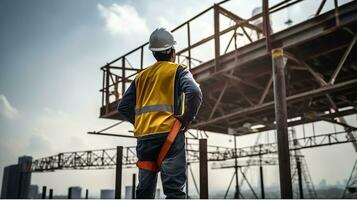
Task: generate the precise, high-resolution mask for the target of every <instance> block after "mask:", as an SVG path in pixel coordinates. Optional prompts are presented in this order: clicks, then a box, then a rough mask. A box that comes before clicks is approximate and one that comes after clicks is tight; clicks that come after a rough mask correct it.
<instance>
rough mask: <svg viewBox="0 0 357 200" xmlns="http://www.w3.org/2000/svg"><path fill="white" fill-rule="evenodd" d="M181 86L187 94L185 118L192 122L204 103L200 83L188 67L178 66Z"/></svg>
mask: <svg viewBox="0 0 357 200" xmlns="http://www.w3.org/2000/svg"><path fill="white" fill-rule="evenodd" d="M178 70H179V71H178V76H179V77H178V78H179V87H180V89H181V90H182V92H183V93H184V94H185V112H184V114H183V118H184V120H185V121H188V122H191V121H192V120H194V119H195V117H196V115H197V112H198V110H199V108H200V106H201V103H202V92H201V89H200V87H199V85H198V83H197V82H196V81H195V79H194V78H193V76H192V74H191V72H190V71H189V70H188V69H187V68H183V67H179V68H178Z"/></svg>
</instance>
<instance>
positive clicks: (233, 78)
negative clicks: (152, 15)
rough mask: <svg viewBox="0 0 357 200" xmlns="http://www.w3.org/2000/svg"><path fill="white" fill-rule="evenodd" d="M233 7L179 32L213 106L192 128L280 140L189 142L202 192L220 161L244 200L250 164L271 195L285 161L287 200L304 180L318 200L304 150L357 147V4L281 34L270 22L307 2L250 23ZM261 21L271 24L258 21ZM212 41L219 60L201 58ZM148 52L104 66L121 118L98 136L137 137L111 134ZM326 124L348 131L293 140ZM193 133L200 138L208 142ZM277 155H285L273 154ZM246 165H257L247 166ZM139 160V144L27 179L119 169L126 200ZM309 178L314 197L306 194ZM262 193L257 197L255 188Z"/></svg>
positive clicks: (52, 163)
mask: <svg viewBox="0 0 357 200" xmlns="http://www.w3.org/2000/svg"><path fill="white" fill-rule="evenodd" d="M229 2H230V1H229V0H224V1H222V2H220V3H217V4H214V5H213V6H211V7H209V8H207V9H206V10H204V11H202V12H201V13H199V14H197V15H195V16H194V17H192V18H191V19H189V20H187V21H186V22H184V23H182V24H181V25H179V26H178V27H176V28H174V29H173V30H172V32H173V33H175V32H177V31H182V30H184V31H187V32H186V33H187V34H186V41H187V46H186V47H184V48H182V49H178V51H177V57H178V58H177V59H178V60H177V61H178V62H179V63H181V64H186V65H187V66H188V67H189V69H190V70H191V72H192V74H193V75H194V77H195V79H196V80H197V81H198V82H199V84H200V87H201V89H202V91H203V93H204V99H203V105H202V107H201V110H200V112H199V115H198V116H197V118H196V120H195V121H194V122H193V124H192V128H194V129H196V130H198V131H199V132H200V133H202V132H203V133H204V134H207V133H206V131H211V132H216V133H221V134H229V135H233V136H234V141H235V142H236V139H237V137H239V136H242V135H247V134H253V133H258V132H263V131H269V130H277V141H276V142H273V143H260V144H258V143H256V144H255V145H253V146H248V147H240V148H238V147H237V146H236V143H235V148H227V147H219V146H210V145H207V140H206V139H199V144H197V143H189V142H186V144H187V159H188V160H187V161H188V163H189V166H190V165H191V163H199V164H200V185H199V188H198V186H197V183H196V181H195V180H194V185H195V188H196V190H197V192H199V194H200V197H201V198H208V185H207V182H208V175H207V173H208V172H207V171H208V168H207V162H219V163H220V164H215V165H213V168H234V169H235V171H234V174H233V177H232V179H231V181H230V184H229V188H230V185H231V184H232V182H233V180H234V178H235V180H236V188H235V196H234V197H236V198H239V197H243V196H242V193H241V192H240V190H239V188H240V186H241V185H242V182H241V183H238V174H239V172H241V173H240V174H241V175H242V176H243V178H242V179H241V181H243V180H246V182H247V184H248V185H249V181H248V179H247V178H246V177H245V172H246V169H247V167H249V166H259V167H260V172H261V193H262V196H261V197H262V198H264V181H263V178H262V177H263V175H262V174H263V165H277V164H279V170H280V182H281V197H282V198H292V197H293V192H296V191H297V189H294V191H293V186H294V185H295V184H294V183H295V182H296V180H299V181H298V183H297V184H298V190H299V192H298V193H296V194H298V195H299V197H300V198H304V194H309V197H310V198H313V197H316V194H314V190H313V189H311V188H313V185H312V186H311V180H309V179H311V178H309V175H308V174H306V173H303V171H305V172H306V171H307V170H306V169H304V168H307V167H306V166H307V165H306V163H305V164H304V162H305V161H304V159H303V158H304V156H303V155H302V154H301V152H300V150H301V149H306V148H314V147H321V146H327V145H335V144H343V143H352V144H353V145H354V147H355V149H356V150H357V142H356V140H357V139H356V133H355V131H356V129H357V128H356V127H354V126H352V125H349V124H347V122H346V121H345V119H344V118H343V116H347V115H351V114H356V112H357V109H356V105H357V103H356V99H357V98H356V93H357V90H356V88H357V51H356V50H355V44H356V41H357V34H356V33H357V1H351V2H349V3H346V4H344V5H338V1H337V0H333V3H334V7H333V9H332V10H330V11H327V12H325V13H322V10H323V8H324V7H325V6H326V2H327V0H321V1H319V3H318V7H317V9H316V12H315V15H314V17H312V18H310V19H307V20H305V21H303V22H301V23H299V24H296V25H294V26H290V27H288V28H286V29H284V30H281V31H279V32H273V30H274V27H272V26H271V24H270V21H271V20H270V17H271V16H272V15H274V14H276V13H278V12H281V11H282V10H284V9H288V8H289V7H291V6H294V5H297V4H299V3H302V2H304V0H282V1H280V2H279V3H277V4H276V5H273V6H269V1H268V0H262V13H259V14H257V15H255V16H252V17H251V18H249V19H244V18H242V17H240V16H238V15H236V14H235V13H233V12H232V11H230V10H229V9H227V8H225V5H227V4H228V3H229ZM321 13H322V14H321ZM207 14H213V16H212V17H213V34H212V35H210V36H208V37H205V38H201V39H200V40H198V41H197V42H192V41H193V40H192V38H191V37H192V32H191V30H192V28H193V27H192V26H193V24H194V22H195V21H196V20H198V19H199V18H200V17H202V16H203V15H207ZM222 17H224V18H226V19H229V20H231V21H232V22H233V23H232V24H230V25H229V27H226V28H224V29H223V30H221V26H220V23H221V19H222ZM259 19H262V23H260V24H256V23H255V22H256V21H257V20H259ZM249 32H250V33H251V34H249ZM252 33H254V34H255V35H256V37H254V36H252ZM227 35H229V38H230V39H229V40H228V41H227V44H223V42H224V40H223V39H222V38H223V37H224V36H227ZM209 42H213V47H214V48H213V54H212V55H213V57H211V58H209V59H208V60H205V61H203V60H201V59H198V58H195V56H194V52H195V51H194V49H197V48H200V47H202V46H203V45H205V44H207V43H209ZM147 45H148V43H145V44H143V45H140V46H139V47H137V48H135V49H134V50H132V51H130V52H128V53H126V54H124V55H123V56H121V57H119V58H117V59H115V60H113V61H111V62H109V63H107V64H106V65H104V66H103V67H101V70H102V73H103V82H102V89H101V90H100V92H101V93H102V105H101V108H100V117H101V118H107V119H116V120H120V121H119V122H118V123H116V124H114V125H113V126H110V127H108V128H105V129H103V130H101V131H99V132H89V133H91V134H97V135H99V134H100V135H109V136H119V137H128V138H133V137H132V136H128V135H122V134H120V135H118V134H111V133H103V132H104V131H106V130H108V129H110V128H112V127H114V126H116V125H119V124H121V123H122V122H123V121H124V120H125V119H124V117H123V116H121V114H120V113H118V111H117V105H118V103H119V102H120V99H121V97H122V95H123V93H124V91H125V90H126V88H127V87H128V85H129V83H130V82H132V81H133V79H134V77H135V75H136V74H137V73H138V72H140V71H141V70H143V69H144V67H145V66H146V65H145V62H144V61H145V60H144V55H145V51H146V46H147ZM222 47H225V48H222ZM272 51H273V53H271V52H272ZM132 59H133V60H132ZM132 63H136V64H134V65H133V64H132ZM317 121H327V122H330V123H333V124H337V125H340V126H342V127H344V130H343V131H339V132H337V131H335V132H332V133H322V134H315V132H314V133H313V135H312V136H305V135H303V137H299V138H296V136H295V135H294V134H293V133H290V139H289V133H288V127H294V126H297V125H304V124H307V123H313V122H317ZM189 134H190V136H192V138H190V139H194V140H196V139H198V138H199V137H198V135H194V134H192V133H189ZM276 153H278V157H275V156H274V157H266V155H269V154H276ZM263 156H265V157H263ZM244 158H249V159H248V160H246V161H243V162H242V160H241V159H244ZM221 161H223V162H221ZM135 162H136V154H135V147H117V148H113V149H99V150H88V151H77V152H64V153H59V154H57V155H53V156H49V157H45V158H40V159H37V160H34V161H33V162H32V164H31V166H28V169H27V172H28V171H30V172H47V171H55V170H63V169H107V168H115V169H116V183H115V188H116V194H115V197H117V198H120V197H121V179H122V170H123V168H127V167H128V168H130V167H134V164H135ZM290 163H291V164H292V165H291V166H290ZM243 168H244V169H243ZM189 169H190V170H191V168H190V167H189ZM291 169H293V171H292V170H291ZM356 169H357V167H356V166H355V167H354V170H353V172H352V175H351V178H350V180H349V186H348V187H347V188H349V189H351V188H352V189H353V187H352V186H351V185H353V184H355V180H356V178H355V177H356V175H355V174H356V171H357V170H356ZM291 172H293V173H291ZM191 175H192V172H191ZM282 175H283V176H282ZM192 176H193V175H192ZM302 180H304V181H305V184H306V186H305V187H306V189H307V193H304V191H303V188H304V187H303V185H302V182H303V181H302ZM204 183H205V184H204ZM133 184H135V181H134V179H133ZM229 188H228V190H227V193H226V195H225V197H226V196H227V194H228V191H229ZM45 190H46V189H45ZM346 190H347V189H346ZM252 192H253V193H254V195H255V197H257V195H256V193H255V192H254V190H252ZM345 193H347V191H345ZM134 196H135V195H133V197H134ZM295 197H296V196H295Z"/></svg>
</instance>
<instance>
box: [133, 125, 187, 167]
mask: <svg viewBox="0 0 357 200" xmlns="http://www.w3.org/2000/svg"><path fill="white" fill-rule="evenodd" d="M180 128H181V122H180V121H179V120H176V121H175V123H174V126H173V127H172V129H171V131H170V133H169V134H168V135H167V137H166V141H165V143H164V145H162V147H161V150H160V153H159V156H158V157H157V160H156V162H155V161H142V160H139V161H138V162H136V166H137V167H138V168H140V169H146V170H149V171H154V172H158V171H160V166H161V163H162V161H163V160H164V158H165V156H166V154H167V153H168V152H169V150H170V147H171V145H172V143H174V141H175V139H176V136H177V135H178V133H179V131H180Z"/></svg>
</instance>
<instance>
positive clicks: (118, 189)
mask: <svg viewBox="0 0 357 200" xmlns="http://www.w3.org/2000/svg"><path fill="white" fill-rule="evenodd" d="M122 159H123V147H122V146H117V158H116V170H115V198H116V199H121V184H122Z"/></svg>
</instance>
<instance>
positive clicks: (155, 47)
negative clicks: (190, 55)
mask: <svg viewBox="0 0 357 200" xmlns="http://www.w3.org/2000/svg"><path fill="white" fill-rule="evenodd" d="M175 44H176V41H175V40H174V36H172V34H171V33H170V32H169V31H167V30H166V29H165V28H158V29H156V30H155V31H154V32H152V33H151V35H150V40H149V49H150V50H151V51H165V50H168V49H170V48H172V47H173V46H174V45H175Z"/></svg>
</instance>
